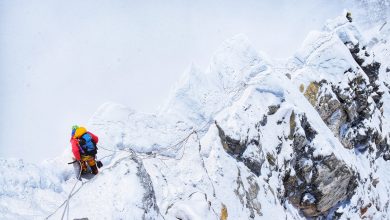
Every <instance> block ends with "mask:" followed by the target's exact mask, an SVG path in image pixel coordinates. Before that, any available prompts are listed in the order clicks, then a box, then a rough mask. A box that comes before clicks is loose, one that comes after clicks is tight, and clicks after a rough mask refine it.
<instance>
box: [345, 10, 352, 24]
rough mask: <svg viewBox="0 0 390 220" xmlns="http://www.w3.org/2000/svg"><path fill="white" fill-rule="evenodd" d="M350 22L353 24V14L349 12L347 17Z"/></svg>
mask: <svg viewBox="0 0 390 220" xmlns="http://www.w3.org/2000/svg"><path fill="white" fill-rule="evenodd" d="M345 17H346V18H347V19H348V21H349V22H352V13H351V12H349V11H348V12H347V15H346V16H345Z"/></svg>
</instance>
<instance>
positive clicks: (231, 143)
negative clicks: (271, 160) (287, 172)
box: [215, 122, 264, 176]
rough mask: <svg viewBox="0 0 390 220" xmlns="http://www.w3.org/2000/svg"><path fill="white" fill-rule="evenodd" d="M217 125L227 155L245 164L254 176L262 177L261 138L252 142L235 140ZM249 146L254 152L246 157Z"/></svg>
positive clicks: (262, 156)
mask: <svg viewBox="0 0 390 220" xmlns="http://www.w3.org/2000/svg"><path fill="white" fill-rule="evenodd" d="M215 125H216V126H217V128H218V134H219V137H220V139H221V143H222V146H223V148H224V150H225V151H226V153H228V154H229V155H231V156H232V157H234V158H235V159H236V160H237V161H240V162H243V163H244V164H245V165H246V166H247V167H248V168H249V169H250V170H251V171H252V172H253V173H254V174H256V175H257V176H260V174H261V173H260V171H261V166H262V164H263V163H264V155H263V153H262V151H261V145H260V136H258V137H257V139H251V140H248V139H246V140H234V139H233V138H231V137H229V136H227V135H226V134H225V132H224V131H223V129H222V128H221V127H220V126H219V125H218V123H217V122H215ZM248 146H251V147H252V149H251V150H254V152H252V153H251V154H250V155H245V154H244V152H245V151H246V150H247V148H248ZM253 148H254V149H253Z"/></svg>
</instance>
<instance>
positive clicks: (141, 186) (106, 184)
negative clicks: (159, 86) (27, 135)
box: [0, 16, 390, 219]
mask: <svg viewBox="0 0 390 220" xmlns="http://www.w3.org/2000/svg"><path fill="white" fill-rule="evenodd" d="M361 33H363V32H362V31H361V30H359V28H358V27H356V26H355V25H354V24H351V23H349V22H346V21H345V19H344V17H342V16H340V17H337V18H336V19H334V20H329V21H328V22H327V23H326V25H325V27H324V29H323V30H322V31H315V32H311V33H310V34H309V36H308V37H307V39H306V40H305V41H304V43H303V45H302V47H301V49H299V50H298V51H297V53H296V54H295V55H294V57H292V58H291V59H289V60H287V61H285V63H284V64H280V65H281V66H279V65H276V64H275V63H272V62H271V61H269V60H268V59H267V60H266V59H264V58H263V56H262V55H261V53H259V52H257V51H256V50H255V49H254V47H253V46H252V45H251V43H250V41H249V40H248V39H247V38H246V37H245V36H243V35H238V36H235V37H233V38H232V39H229V40H227V41H226V42H224V43H223V44H222V46H221V47H220V48H219V49H218V50H217V51H216V53H215V54H214V57H213V59H212V60H211V62H210V66H209V68H207V69H206V70H205V71H203V70H201V69H200V68H198V67H196V66H195V65H192V66H191V67H190V68H189V69H188V70H187V71H186V72H185V74H184V75H183V77H182V78H181V80H180V81H179V83H178V84H177V86H176V87H175V89H174V90H173V91H172V94H171V96H170V99H169V101H168V102H167V103H166V105H165V106H164V107H163V108H162V109H161V111H160V112H158V113H156V114H148V113H142V112H137V111H135V110H132V109H130V108H128V107H126V106H123V105H121V104H116V103H105V104H103V105H102V106H101V107H100V108H99V109H98V110H97V111H96V113H95V114H94V115H93V116H92V118H91V119H90V121H89V123H88V124H87V128H88V129H89V130H90V131H92V132H93V133H95V134H97V135H98V136H99V140H100V141H99V144H98V148H99V154H98V158H101V159H102V161H103V163H104V167H103V168H102V169H101V170H100V173H99V174H98V175H97V176H95V177H94V178H92V179H90V180H85V179H84V180H83V181H82V182H80V181H78V180H76V178H75V177H74V174H73V169H72V166H71V165H66V163H67V162H70V161H71V154H70V152H69V149H68V150H66V151H65V152H64V153H63V155H60V156H59V157H58V158H55V159H53V160H50V161H45V162H44V163H42V164H39V165H33V164H26V163H24V162H23V161H21V160H12V159H1V160H0V187H1V188H0V218H1V219H15V218H17V219H32V218H45V217H50V218H52V219H59V218H61V217H62V216H66V218H68V217H69V218H72V219H73V218H83V217H88V218H90V219H129V218H130V219H131V218H133V219H142V218H145V219H177V218H180V219H220V216H221V213H222V212H223V210H225V211H226V212H227V214H228V218H229V219H248V218H251V219H303V218H305V217H304V216H303V214H302V213H301V212H299V210H298V209H297V208H296V207H294V206H293V205H292V204H290V202H289V201H288V200H287V199H285V200H282V199H281V198H280V197H281V196H283V193H284V190H285V189H284V185H283V178H284V175H285V173H284V172H285V171H286V172H287V170H288V172H290V175H295V172H296V170H295V169H294V168H293V165H292V164H290V163H287V161H291V159H292V158H293V156H294V154H295V150H294V143H293V135H294V134H296V135H303V136H304V135H305V132H306V131H305V130H304V128H303V127H302V125H301V123H302V120H303V118H305V120H307V123H308V124H310V126H311V127H312V129H314V130H315V131H316V135H313V137H311V138H312V140H310V143H307V144H309V145H310V147H312V148H313V149H314V152H312V155H313V157H320V156H321V157H326V156H329V155H334V156H335V157H336V158H337V159H339V160H340V161H341V162H342V163H345V164H346V165H347V167H349V168H350V169H351V170H353V172H355V173H358V174H359V178H360V179H359V181H361V182H359V186H358V188H357V189H356V192H355V194H354V196H353V197H352V198H351V199H350V200H349V201H344V203H343V204H340V206H339V207H334V209H335V210H337V211H342V212H344V215H343V217H342V218H351V219H356V218H360V217H361V216H359V211H357V210H358V209H359V208H362V207H364V206H366V205H368V204H369V203H374V202H375V203H376V206H375V205H372V207H369V208H368V211H367V212H366V213H365V215H366V216H369V218H373V219H375V218H377V219H379V218H386V217H387V216H388V213H389V212H390V210H389V206H388V201H389V198H390V194H389V192H390V179H389V178H390V177H389V174H390V173H389V172H390V171H389V169H388V166H389V165H388V162H387V161H385V160H383V158H382V157H379V158H374V157H375V156H372V155H370V154H368V153H367V154H363V153H357V152H356V151H355V150H353V149H346V148H344V147H343V145H342V144H341V142H340V141H339V139H338V138H337V137H335V135H334V134H333V133H332V131H331V130H330V129H329V128H328V127H327V125H326V124H325V122H324V121H323V120H322V119H321V117H320V115H319V114H318V112H317V111H316V109H315V108H313V106H312V105H311V104H310V102H309V101H308V100H307V99H306V98H305V96H304V95H303V94H302V92H301V91H299V87H300V86H301V85H304V87H305V88H306V87H307V86H308V85H309V83H310V82H312V81H317V82H318V81H321V80H327V81H329V82H331V83H333V84H337V85H340V86H341V87H342V88H347V87H348V83H349V80H350V79H351V78H352V77H355V76H356V75H355V74H360V75H361V76H363V77H365V78H364V79H366V80H368V78H367V76H366V75H365V74H364V73H363V72H362V70H361V69H360V68H359V67H358V64H357V63H356V62H355V60H354V59H353V57H352V55H351V53H350V52H349V50H348V48H347V47H346V46H345V44H344V43H345V42H349V41H351V42H365V41H364V37H363V36H362V34H361ZM381 37H384V36H381ZM385 39H387V38H383V39H382V40H378V41H377V42H378V43H377V44H373V45H372V49H373V51H374V52H375V53H376V56H375V60H378V61H380V62H381V63H382V66H381V69H380V76H379V77H380V79H381V81H382V82H385V81H386V80H388V79H390V76H389V72H387V71H386V70H385V68H386V66H389V65H390V63H389V62H388V61H387V57H386V56H387V55H388V51H389V50H387V49H388V48H389V43H387V41H384V40H385ZM379 42H381V43H379ZM377 58H378V59H377ZM371 61H372V60H370V62H371ZM349 68H352V69H353V70H356V71H355V72H346V73H344V70H346V69H349ZM286 72H288V73H289V74H290V76H291V79H289V78H288V77H287V76H286ZM326 89H329V90H330V89H331V87H330V86H328V87H324V88H323V90H322V91H320V92H324V90H326ZM381 89H382V90H383V91H385V93H384V95H383V100H384V106H383V119H388V118H390V107H389V104H388V103H389V101H390V93H389V92H388V90H386V89H387V88H386V86H385V84H383V85H381ZM386 91H387V92H386ZM369 102H371V103H372V102H373V100H372V99H369ZM373 116H375V117H373V120H371V121H366V122H365V123H367V126H370V127H376V128H378V129H383V132H384V134H387V135H388V131H390V125H389V122H387V121H388V120H383V119H380V118H381V115H379V114H378V113H375V114H374V115H373ZM381 120H382V121H381ZM381 123H383V124H382V126H381V125H380V124H381ZM217 125H218V127H217ZM221 130H223V132H224V135H225V136H228V137H229V138H231V139H233V140H236V141H237V142H238V143H239V144H242V145H243V144H244V143H246V145H245V149H244V150H243V152H240V153H236V154H234V153H229V152H228V151H227V150H226V149H225V148H226V147H229V146H226V143H223V142H222V137H221V136H222V134H221V133H222V132H221ZM358 132H359V133H360V134H362V135H363V134H365V130H362V129H361V130H358ZM389 138H390V137H389ZM256 141H257V143H256ZM303 151H306V152H307V151H308V146H306V148H305V149H303ZM249 159H250V160H252V162H253V161H254V162H256V163H257V164H260V167H255V168H253V167H251V164H249V165H248V163H247V160H249ZM299 163H301V164H300V166H302V167H303V166H308V167H311V166H313V164H314V162H313V161H311V160H300V161H299ZM252 169H260V170H259V172H258V173H257V172H253V170H252ZM319 172H321V171H319ZM312 175H313V173H310V174H309V175H308V176H306V177H305V178H306V179H308V180H309V179H311V178H312ZM374 180H375V181H376V180H378V181H379V182H377V183H376V186H374V185H375V184H374V183H373V181H374ZM300 181H301V180H300ZM70 193H74V194H70ZM69 195H71V197H70V198H69ZM66 201H68V203H67V202H66ZM303 201H304V202H307V203H315V202H316V198H315V197H314V196H313V195H312V194H310V193H306V194H305V195H304V196H303ZM64 202H65V203H64ZM62 204H63V205H62ZM61 205H62V206H61ZM58 207H60V208H59V209H58V210H57V211H56V209H57V208H58ZM376 207H379V208H378V210H375V208H376ZM52 214H53V215H52Z"/></svg>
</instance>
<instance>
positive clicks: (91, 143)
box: [70, 125, 100, 178]
mask: <svg viewBox="0 0 390 220" xmlns="http://www.w3.org/2000/svg"><path fill="white" fill-rule="evenodd" d="M98 141H99V138H98V137H97V136H96V135H94V134H92V133H91V132H89V131H87V129H85V128H84V127H79V126H77V125H74V126H73V127H72V136H71V138H70V143H71V144H72V152H73V155H74V160H75V161H78V162H79V163H74V164H75V166H76V167H75V168H76V170H78V172H77V171H76V173H77V174H78V175H79V174H80V169H81V174H86V173H88V167H87V165H88V166H89V167H90V169H91V172H92V174H94V175H96V174H98V172H99V170H98V165H97V161H96V154H97V147H96V144H97V143H98ZM99 162H100V161H99ZM77 166H78V167H77ZM99 167H100V166H99ZM78 178H80V176H79V177H78Z"/></svg>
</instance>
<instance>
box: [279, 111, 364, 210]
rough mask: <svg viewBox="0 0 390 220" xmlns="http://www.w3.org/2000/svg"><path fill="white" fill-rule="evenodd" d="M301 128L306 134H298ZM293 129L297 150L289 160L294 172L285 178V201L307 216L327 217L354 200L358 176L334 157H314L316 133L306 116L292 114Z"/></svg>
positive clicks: (288, 172)
mask: <svg viewBox="0 0 390 220" xmlns="http://www.w3.org/2000/svg"><path fill="white" fill-rule="evenodd" d="M293 115H294V116H293ZM295 119H298V120H299V121H296V120H295ZM291 123H293V124H292V125H291ZM298 127H300V128H302V129H303V131H304V132H297V131H298V130H299V129H297V128H298ZM290 128H292V132H293V133H292V134H290V137H292V139H293V149H294V157H293V159H292V161H290V163H291V164H292V166H293V169H291V170H287V172H286V174H285V176H284V178H283V185H284V189H285V193H284V198H286V199H288V200H289V201H290V202H291V203H292V204H293V205H294V206H295V207H297V208H299V209H300V210H301V211H302V212H303V213H304V214H305V215H306V216H308V217H315V216H320V215H326V214H327V213H328V212H329V210H330V209H331V208H333V207H335V206H337V204H338V203H340V202H342V201H345V200H347V199H349V198H351V196H352V195H353V193H354V189H355V188H356V178H357V177H356V175H355V173H354V172H353V171H352V170H351V169H350V168H349V167H348V166H347V165H346V164H345V163H344V162H343V161H341V160H339V159H337V158H336V156H335V155H334V154H331V155H329V156H314V155H313V151H314V149H315V146H313V143H312V140H313V138H314V137H315V136H316V135H317V132H316V131H315V130H314V129H313V128H312V126H311V125H310V123H309V122H308V121H307V118H306V116H305V115H295V114H294V112H292V114H291V116H290Z"/></svg>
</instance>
